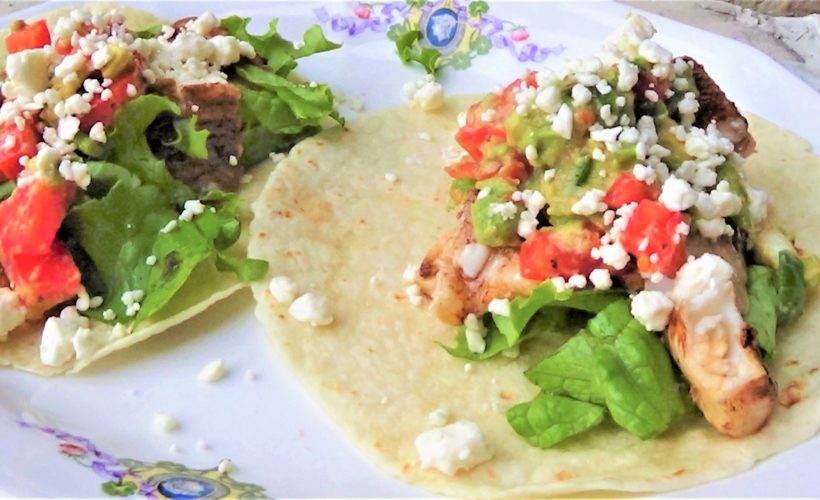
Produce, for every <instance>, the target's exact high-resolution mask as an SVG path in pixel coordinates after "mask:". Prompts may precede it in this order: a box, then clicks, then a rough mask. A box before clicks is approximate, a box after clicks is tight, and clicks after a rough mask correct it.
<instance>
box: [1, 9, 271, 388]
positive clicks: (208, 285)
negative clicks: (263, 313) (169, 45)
mask: <svg viewBox="0 0 820 500" xmlns="http://www.w3.org/2000/svg"><path fill="white" fill-rule="evenodd" d="M75 8H77V6H73V7H64V8H60V9H56V10H54V11H51V12H49V13H47V14H45V15H44V16H38V17H37V19H41V18H45V19H46V21H47V22H48V24H49V26H53V25H54V22H55V21H56V20H57V19H58V18H60V17H61V16H64V15H66V14H67V13H69V12H71V10H73V9H75ZM85 8H90V9H91V10H92V11H107V10H110V9H114V8H115V9H117V10H119V11H120V12H121V13H122V14H123V15H124V16H125V19H126V26H128V27H129V28H131V29H133V30H140V29H144V28H147V27H149V26H152V25H155V24H158V23H161V22H163V20H161V19H159V18H157V17H155V16H154V15H152V14H150V13H148V12H145V11H142V10H139V9H134V8H133V7H128V6H125V5H119V4H113V3H97V4H94V5H92V6H90V7H88V6H85ZM32 20H33V19H32ZM7 34H8V30H3V31H2V32H0V39H5V37H6V35H7ZM0 47H2V48H0V62H1V61H3V60H5V55H6V52H5V45H2V44H0ZM273 167H274V165H273V163H272V162H269V161H268V162H263V163H262V164H260V165H259V166H256V167H254V168H253V170H252V171H251V174H252V179H251V181H250V183H248V184H245V185H243V186H242V189H241V191H240V193H239V195H240V198H241V199H242V202H243V204H244V205H245V206H246V207H247V206H248V205H249V204H250V202H252V201H253V200H255V199H256V197H257V196H258V195H259V193H260V192H261V189H262V187H263V186H264V183H265V181H266V180H267V177H268V175H269V174H270V172H271V171H272V170H273ZM251 217H252V214H251V213H250V211H249V210H246V212H245V213H244V214H243V216H242V219H243V220H242V222H243V234H242V238H241V239H240V240H239V241H238V242H237V243H236V245H235V246H234V247H233V249H232V251H235V252H239V253H240V254H241V253H243V252H244V249H245V248H247V244H248V239H249V236H248V223H249V222H250V219H251ZM244 287H245V285H244V284H241V283H239V282H238V281H237V279H236V277H235V276H233V275H232V274H230V273H222V272H219V271H217V269H216V267H215V265H214V264H213V262H210V261H209V262H205V263H203V264H201V265H200V266H199V267H197V269H196V270H195V271H194V272H193V273H192V274H191V278H190V279H189V280H188V281H187V282H186V283H185V285H184V286H183V288H182V289H181V290H180V292H179V294H178V295H177V296H175V297H174V299H173V300H172V301H171V302H170V303H169V304H168V305H167V306H166V307H165V308H164V309H163V310H162V311H160V313H159V314H158V315H157V317H155V318H153V319H152V320H151V321H149V322H146V323H143V324H141V325H139V326H138V327H137V328H136V329H135V330H134V331H133V332H132V333H131V334H129V335H127V336H126V337H124V338H122V339H119V340H117V341H114V342H112V343H110V344H108V345H106V346H105V347H103V348H102V349H100V350H99V351H97V352H96V353H95V354H94V355H93V356H91V357H90V358H87V359H83V360H76V359H74V360H71V361H69V362H68V363H66V364H65V365H63V366H47V365H44V364H42V363H41V362H40V337H41V335H40V332H41V330H42V327H43V322H42V321H38V322H30V323H27V324H25V325H23V326H21V327H19V328H17V329H16V330H14V331H12V332H10V333H9V338H8V340H7V341H6V342H0V365H8V366H12V367H14V368H19V369H21V370H26V371H30V372H34V373H36V374H38V375H57V374H60V373H64V372H67V371H68V372H72V373H73V372H77V371H79V370H81V369H82V368H84V367H86V366H87V365H89V364H90V363H92V362H94V361H96V360H98V359H100V358H102V357H105V356H107V355H108V354H110V353H112V352H115V351H118V350H120V349H124V348H126V347H129V346H131V345H133V344H136V343H137V342H140V341H143V340H145V339H147V338H149V337H152V336H153V335H156V334H158V333H161V332H163V331H165V330H168V329H169V328H171V327H172V326H175V325H178V324H180V323H182V322H183V321H185V320H187V319H189V318H191V317H193V316H196V315H197V314H200V313H202V312H203V311H205V310H206V309H208V308H209V307H210V306H212V305H213V304H215V303H216V302H218V301H220V300H222V299H224V298H226V297H228V296H229V295H231V294H233V293H234V292H236V291H238V290H240V289H242V288H244Z"/></svg>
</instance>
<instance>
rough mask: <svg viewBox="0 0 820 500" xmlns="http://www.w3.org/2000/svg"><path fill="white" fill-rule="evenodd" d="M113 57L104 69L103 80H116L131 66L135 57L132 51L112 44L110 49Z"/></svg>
mask: <svg viewBox="0 0 820 500" xmlns="http://www.w3.org/2000/svg"><path fill="white" fill-rule="evenodd" d="M109 50H110V51H111V54H112V57H111V60H109V61H108V62H107V63H105V66H103V68H102V75H103V78H112V79H113V78H116V77H118V76H120V74H122V72H123V71H125V68H127V67H128V65H129V64H131V60H132V59H133V58H134V56H133V55H132V54H131V51H130V50H128V49H126V48H125V47H122V46H120V45H116V44H112V45H111V46H110V47H109Z"/></svg>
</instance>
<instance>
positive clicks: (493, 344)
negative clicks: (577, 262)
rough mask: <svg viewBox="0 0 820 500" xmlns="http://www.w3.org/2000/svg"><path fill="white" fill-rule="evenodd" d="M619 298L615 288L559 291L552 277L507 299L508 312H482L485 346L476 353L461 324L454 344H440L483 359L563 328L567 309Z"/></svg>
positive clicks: (592, 309)
mask: <svg viewBox="0 0 820 500" xmlns="http://www.w3.org/2000/svg"><path fill="white" fill-rule="evenodd" d="M622 298H623V294H622V293H619V292H615V291H591V290H585V291H576V292H573V291H572V290H563V291H560V292H559V291H558V289H557V288H556V287H555V285H554V284H553V283H552V282H551V281H546V282H544V283H542V284H541V285H538V287H536V288H535V289H534V290H533V291H532V293H531V294H530V295H529V296H527V297H517V298H515V299H513V300H512V301H510V315H509V316H502V315H500V314H488V315H485V317H484V318H483V319H484V323H485V326H486V327H487V337H486V338H485V340H486V342H487V347H486V348H485V349H484V352H482V353H479V354H476V353H473V352H471V351H470V350H469V349H468V348H467V338H466V335H465V328H464V327H461V328H459V329H458V330H457V332H456V344H455V346H453V347H447V346H443V347H444V348H445V349H446V350H447V352H449V353H450V355H452V356H454V357H457V358H464V359H470V360H474V361H483V360H486V359H490V358H492V357H494V356H496V355H498V354H500V353H502V352H503V351H505V350H507V349H510V348H513V347H516V346H518V345H519V344H520V343H521V342H523V341H524V340H526V339H528V338H533V337H535V336H537V335H542V334H547V333H553V332H560V331H562V330H564V329H566V327H567V324H568V322H567V316H568V312H569V311H570V310H576V311H583V312H589V313H596V312H598V311H600V310H602V309H603V308H604V307H606V306H607V305H608V304H610V303H612V302H614V301H617V300H620V299H622ZM488 318H491V319H492V321H489V319H488ZM534 318H535V319H534Z"/></svg>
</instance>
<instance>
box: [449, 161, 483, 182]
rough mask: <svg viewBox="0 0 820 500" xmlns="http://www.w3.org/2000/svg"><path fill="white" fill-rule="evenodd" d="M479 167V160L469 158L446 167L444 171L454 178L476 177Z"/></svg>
mask: <svg viewBox="0 0 820 500" xmlns="http://www.w3.org/2000/svg"><path fill="white" fill-rule="evenodd" d="M478 168H479V164H478V162H477V161H475V160H473V159H467V160H461V161H460V162H458V163H453V164H452V165H449V166H447V167H444V171H445V172H447V175H449V176H450V177H452V178H453V179H476V178H477V177H476V175H477V173H478Z"/></svg>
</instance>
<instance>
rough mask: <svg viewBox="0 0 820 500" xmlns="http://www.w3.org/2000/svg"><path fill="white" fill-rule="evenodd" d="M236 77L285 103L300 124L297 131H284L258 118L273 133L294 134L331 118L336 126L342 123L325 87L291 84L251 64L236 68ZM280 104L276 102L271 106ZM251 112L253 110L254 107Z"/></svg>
mask: <svg viewBox="0 0 820 500" xmlns="http://www.w3.org/2000/svg"><path fill="white" fill-rule="evenodd" d="M236 74H237V75H239V76H240V77H241V78H242V79H244V80H245V81H247V82H249V83H252V84H253V85H255V86H257V87H258V88H261V89H263V90H266V91H267V92H266V93H265V94H266V95H267V96H271V95H272V96H275V97H276V98H278V101H280V102H281V103H284V104H285V105H286V106H287V108H288V109H289V110H290V112H291V114H292V115H293V117H294V118H295V120H296V123H298V124H300V125H301V127H300V128H298V129H292V128H289V129H287V130H283V129H281V128H280V125H273V127H272V128H271V127H270V126H269V125H268V124H267V123H266V121H263V120H261V119H260V123H262V124H263V125H265V126H266V127H268V130H271V131H272V132H276V131H278V132H286V133H297V132H299V131H301V130H302V128H304V127H307V126H316V125H319V123H320V122H321V120H323V119H324V118H325V117H331V118H333V119H334V120H336V121H337V122H339V123H344V120H343V119H342V118H341V117H340V116H339V114H338V112H337V111H336V109H335V107H334V106H335V101H334V98H333V92H331V90H330V87H328V86H327V85H324V84H314V85H311V84H310V83H296V82H292V81H290V80H288V79H287V78H283V77H281V76H279V75H277V74H276V73H273V72H271V71H266V70H265V69H262V68H260V67H259V66H254V65H252V64H240V65H238V66H237V67H236ZM280 105H281V104H278V103H277V104H275V105H273V106H271V107H274V106H277V107H278V106H280ZM251 109H253V110H256V108H255V107H252V108H251ZM278 113H281V111H278ZM254 114H255V115H256V116H257V118H258V117H259V116H260V113H259V112H255V113H254Z"/></svg>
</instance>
